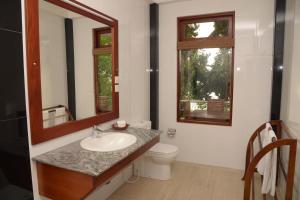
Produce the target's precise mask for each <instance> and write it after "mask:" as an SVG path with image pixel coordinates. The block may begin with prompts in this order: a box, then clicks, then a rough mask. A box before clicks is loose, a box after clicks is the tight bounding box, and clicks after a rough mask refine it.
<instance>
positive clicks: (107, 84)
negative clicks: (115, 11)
mask: <svg viewBox="0 0 300 200" xmlns="http://www.w3.org/2000/svg"><path fill="white" fill-rule="evenodd" d="M93 53H94V64H95V69H94V70H95V98H96V99H95V102H96V105H95V106H96V112H97V113H107V112H112V105H113V99H112V98H113V95H112V93H113V83H112V69H113V67H112V34H111V28H99V29H94V52H93Z"/></svg>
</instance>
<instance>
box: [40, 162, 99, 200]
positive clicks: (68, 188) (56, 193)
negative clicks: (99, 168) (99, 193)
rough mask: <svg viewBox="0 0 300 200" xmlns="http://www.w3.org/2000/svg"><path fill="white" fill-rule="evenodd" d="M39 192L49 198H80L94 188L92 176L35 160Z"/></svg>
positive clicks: (75, 199) (74, 199) (73, 199)
mask: <svg viewBox="0 0 300 200" xmlns="http://www.w3.org/2000/svg"><path fill="white" fill-rule="evenodd" d="M36 167H37V176H38V185H39V187H38V188H39V194H40V195H43V196H45V197H48V198H51V199H72V200H77V199H78V200H80V199H82V197H86V196H87V194H88V193H90V192H91V191H92V190H93V188H94V182H93V178H92V177H91V176H88V175H86V174H82V173H78V172H74V171H70V170H65V169H62V168H59V167H54V166H51V165H46V164H42V163H39V162H37V164H36ZM75 191H76V192H75Z"/></svg>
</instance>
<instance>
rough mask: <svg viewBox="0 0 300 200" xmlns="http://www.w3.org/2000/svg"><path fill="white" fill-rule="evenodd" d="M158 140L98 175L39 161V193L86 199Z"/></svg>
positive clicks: (154, 139)
mask: <svg viewBox="0 0 300 200" xmlns="http://www.w3.org/2000/svg"><path fill="white" fill-rule="evenodd" d="M158 142H159V136H157V137H155V138H153V139H152V140H151V141H149V142H147V143H146V144H145V145H143V146H142V147H140V148H139V149H137V150H136V151H135V152H133V153H132V154H130V155H128V156H127V157H126V158H124V159H123V160H121V161H119V162H118V163H116V164H115V165H114V166H112V167H111V168H109V169H107V170H106V171H105V172H103V173H102V174H100V175H99V176H97V177H94V176H90V175H86V174H83V173H80V172H75V171H71V170H67V169H63V168H59V167H55V166H51V165H48V164H43V163H39V162H37V175H38V185H39V193H40V194H41V195H43V196H45V197H48V198H51V199H53V200H59V199H70V200H71V199H72V200H81V199H84V198H85V197H87V196H88V195H89V194H90V193H91V192H92V191H93V190H94V189H96V188H97V187H98V186H101V185H103V184H105V183H106V182H108V181H109V180H110V179H112V178H113V177H114V176H115V175H116V174H118V173H119V172H120V171H122V170H123V169H124V168H125V167H127V166H128V165H129V164H130V163H131V162H132V161H134V160H135V159H137V158H138V157H140V156H141V155H142V154H144V153H145V152H146V151H147V150H149V149H150V148H151V147H152V146H154V145H155V144H156V143H158ZM74 191H76V192H74Z"/></svg>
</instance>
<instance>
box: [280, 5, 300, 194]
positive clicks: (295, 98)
mask: <svg viewBox="0 0 300 200" xmlns="http://www.w3.org/2000/svg"><path fill="white" fill-rule="evenodd" d="M285 25H286V27H285V46H284V64H283V85H282V102H281V119H282V120H283V121H284V122H285V124H286V125H287V126H288V128H289V129H290V131H291V133H292V134H293V135H294V137H295V138H297V139H298V140H299V141H300V106H299V102H300V79H299V74H300V65H299V63H300V57H299V53H300V1H299V0H287V4H286V24H285ZM284 159H285V161H286V162H287V160H288V158H287V157H286V158H284ZM294 192H295V193H294V199H299V198H300V142H298V151H297V163H296V176H295V190H294Z"/></svg>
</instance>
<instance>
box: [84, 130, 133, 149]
mask: <svg viewBox="0 0 300 200" xmlns="http://www.w3.org/2000/svg"><path fill="white" fill-rule="evenodd" d="M135 142H136V137H135V136H134V135H130V134H127V133H118V132H107V133H104V134H102V135H101V136H98V137H97V138H94V137H87V138H85V139H84V140H82V141H81V142H80V145H81V147H82V148H84V149H86V150H90V151H98V152H109V151H116V150H120V149H125V148H126V147H129V146H130V145H133V144H134V143H135Z"/></svg>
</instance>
